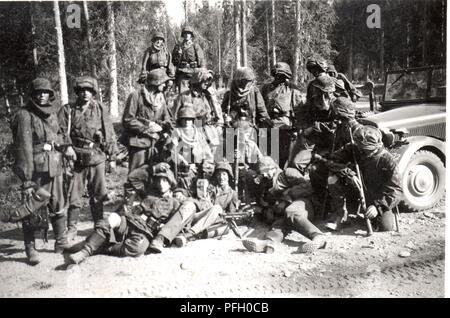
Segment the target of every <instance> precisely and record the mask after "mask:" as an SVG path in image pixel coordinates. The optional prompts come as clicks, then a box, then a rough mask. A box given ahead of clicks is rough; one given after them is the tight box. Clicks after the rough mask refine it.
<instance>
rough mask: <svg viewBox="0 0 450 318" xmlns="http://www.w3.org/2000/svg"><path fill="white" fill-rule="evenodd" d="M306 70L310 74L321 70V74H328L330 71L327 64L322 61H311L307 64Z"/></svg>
mask: <svg viewBox="0 0 450 318" xmlns="http://www.w3.org/2000/svg"><path fill="white" fill-rule="evenodd" d="M306 69H307V70H308V71H309V72H311V73H312V72H313V70H319V71H321V72H326V71H327V69H328V65H327V62H326V61H324V60H320V59H310V60H308V61H307V62H306Z"/></svg>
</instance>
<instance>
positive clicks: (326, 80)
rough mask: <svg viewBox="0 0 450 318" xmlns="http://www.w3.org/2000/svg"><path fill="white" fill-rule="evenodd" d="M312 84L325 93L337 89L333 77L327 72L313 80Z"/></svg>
mask: <svg viewBox="0 0 450 318" xmlns="http://www.w3.org/2000/svg"><path fill="white" fill-rule="evenodd" d="M311 85H312V86H313V87H316V88H318V89H320V90H321V91H322V92H324V93H332V92H334V91H335V90H336V88H335V82H334V80H333V78H332V77H330V76H328V75H326V74H325V75H320V76H318V77H316V78H315V79H314V80H313V81H312V82H311Z"/></svg>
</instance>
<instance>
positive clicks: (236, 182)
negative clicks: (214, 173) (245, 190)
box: [234, 128, 240, 195]
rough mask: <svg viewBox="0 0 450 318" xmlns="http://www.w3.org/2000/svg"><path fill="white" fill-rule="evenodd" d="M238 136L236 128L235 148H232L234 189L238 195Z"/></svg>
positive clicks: (238, 132)
mask: <svg viewBox="0 0 450 318" xmlns="http://www.w3.org/2000/svg"><path fill="white" fill-rule="evenodd" d="M239 137H240V130H239V128H237V129H236V148H234V163H235V166H234V191H236V193H237V194H238V195H239V192H238V191H239V157H238V151H239Z"/></svg>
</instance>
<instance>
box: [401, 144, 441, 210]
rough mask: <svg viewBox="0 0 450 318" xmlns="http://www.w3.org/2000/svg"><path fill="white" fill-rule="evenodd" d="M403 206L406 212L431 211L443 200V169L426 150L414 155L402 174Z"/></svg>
mask: <svg viewBox="0 0 450 318" xmlns="http://www.w3.org/2000/svg"><path fill="white" fill-rule="evenodd" d="M402 188H403V194H404V199H403V202H402V203H403V205H404V206H405V207H406V209H407V210H408V211H411V212H418V211H423V210H428V209H431V208H433V207H435V206H437V205H439V204H440V203H441V202H443V201H444V199H445V167H444V165H443V163H442V161H441V159H440V158H439V157H438V156H436V155H435V154H434V153H432V152H430V151H427V150H420V151H417V152H416V153H414V155H413V156H412V157H411V159H410V160H409V163H408V165H407V167H406V169H405V171H404V172H403V177H402Z"/></svg>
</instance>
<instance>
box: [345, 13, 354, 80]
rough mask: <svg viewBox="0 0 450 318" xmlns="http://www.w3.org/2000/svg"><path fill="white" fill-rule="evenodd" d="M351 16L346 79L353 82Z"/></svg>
mask: <svg viewBox="0 0 450 318" xmlns="http://www.w3.org/2000/svg"><path fill="white" fill-rule="evenodd" d="M353 21H354V18H353V14H352V18H351V23H350V43H349V45H348V64H347V67H348V69H347V75H348V79H349V80H350V81H351V80H353Z"/></svg>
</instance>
